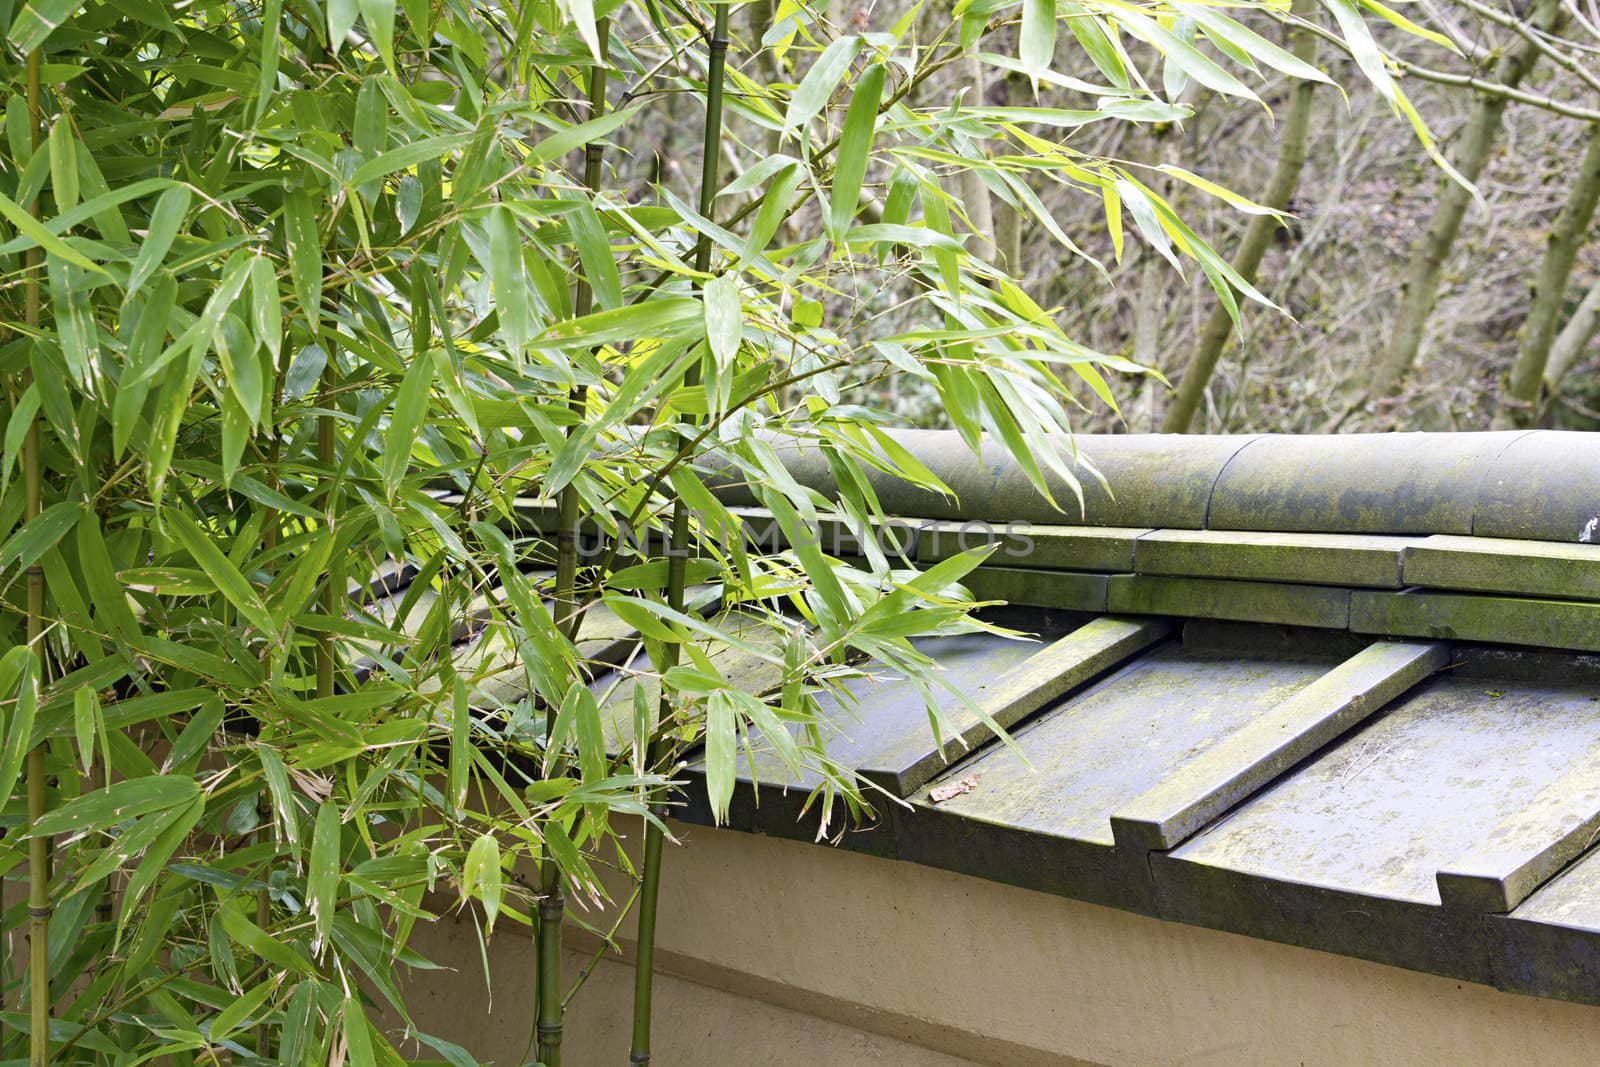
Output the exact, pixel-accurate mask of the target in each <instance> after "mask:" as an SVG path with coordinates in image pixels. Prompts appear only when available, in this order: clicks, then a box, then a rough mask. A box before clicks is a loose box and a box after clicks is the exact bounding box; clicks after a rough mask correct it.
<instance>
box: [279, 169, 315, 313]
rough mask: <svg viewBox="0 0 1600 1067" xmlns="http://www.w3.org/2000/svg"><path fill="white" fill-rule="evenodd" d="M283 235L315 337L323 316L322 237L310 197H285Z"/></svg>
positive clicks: (297, 292) (297, 192)
mask: <svg viewBox="0 0 1600 1067" xmlns="http://www.w3.org/2000/svg"><path fill="white" fill-rule="evenodd" d="M283 236H284V246H285V249H286V250H287V252H288V254H289V276H290V277H291V278H292V279H293V281H294V295H295V298H296V299H298V300H299V301H300V310H301V312H302V313H303V314H304V315H305V317H306V326H307V328H308V329H310V331H311V333H312V335H313V336H315V335H316V333H317V322H318V319H319V317H320V316H321V314H322V238H321V235H320V234H319V233H318V231H317V215H316V205H315V204H314V202H313V201H312V199H311V196H310V195H309V194H307V193H305V192H302V191H300V190H294V191H291V192H289V193H287V194H286V195H285V196H284V198H283Z"/></svg>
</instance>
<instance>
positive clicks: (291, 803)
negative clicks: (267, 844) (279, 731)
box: [255, 744, 300, 867]
mask: <svg viewBox="0 0 1600 1067" xmlns="http://www.w3.org/2000/svg"><path fill="white" fill-rule="evenodd" d="M255 751H256V758H257V759H259V760H260V761H261V773H262V777H263V778H265V779H266V780H267V791H268V792H269V793H271V794H272V806H273V808H274V809H275V812H276V815H277V819H278V827H279V830H280V832H281V833H282V834H283V840H284V841H286V842H288V844H289V858H290V859H291V860H292V861H293V862H294V864H295V866H296V867H299V865H300V808H299V806H298V805H297V804H296V803H295V799H294V789H293V788H292V787H291V786H290V785H289V772H288V769H287V768H285V767H284V765H283V757H282V756H279V755H278V752H277V750H276V749H273V748H270V747H268V746H266V745H260V744H258V745H256V749H255Z"/></svg>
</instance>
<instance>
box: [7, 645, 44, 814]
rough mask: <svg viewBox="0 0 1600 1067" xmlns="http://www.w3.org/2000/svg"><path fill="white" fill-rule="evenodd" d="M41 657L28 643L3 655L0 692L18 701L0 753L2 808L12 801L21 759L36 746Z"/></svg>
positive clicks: (19, 772)
mask: <svg viewBox="0 0 1600 1067" xmlns="http://www.w3.org/2000/svg"><path fill="white" fill-rule="evenodd" d="M37 671H38V660H37V658H36V657H35V656H34V654H33V650H32V649H30V648H29V647H28V646H27V645H15V646H13V647H12V648H11V649H10V650H9V651H7V652H6V654H5V656H4V657H0V695H4V696H5V697H7V698H10V699H13V700H15V702H16V703H15V705H14V706H13V708H12V711H11V716H10V722H8V723H7V724H6V742H5V752H4V754H3V756H0V807H3V806H4V805H6V804H7V803H9V802H10V800H11V793H12V791H13V790H15V789H16V787H17V777H18V775H20V774H21V773H22V761H23V760H24V759H26V758H27V755H28V750H29V749H30V748H32V747H33V720H34V716H35V713H36V712H37V711H38V707H39V682H38V673H37Z"/></svg>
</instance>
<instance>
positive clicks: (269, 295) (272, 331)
mask: <svg viewBox="0 0 1600 1067" xmlns="http://www.w3.org/2000/svg"><path fill="white" fill-rule="evenodd" d="M250 325H251V326H252V327H253V328H254V330H255V335H256V340H258V341H260V342H261V343H262V344H264V345H266V346H267V351H268V352H270V353H272V364H273V366H274V367H276V366H277V365H278V356H279V354H280V353H281V352H282V351H283V304H282V296H281V295H280V294H279V292H278V276H277V272H276V271H274V270H273V269H272V261H271V260H270V259H268V258H267V257H266V256H252V257H251V259H250Z"/></svg>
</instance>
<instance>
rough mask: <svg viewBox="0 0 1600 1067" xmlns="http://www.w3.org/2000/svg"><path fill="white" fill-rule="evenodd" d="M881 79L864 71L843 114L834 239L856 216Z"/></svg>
mask: <svg viewBox="0 0 1600 1067" xmlns="http://www.w3.org/2000/svg"><path fill="white" fill-rule="evenodd" d="M1052 2H1053V0H1052ZM884 76H885V71H884V68H883V66H882V64H873V65H872V66H871V67H869V68H867V72H866V73H865V74H864V75H862V76H861V80H860V82H858V83H857V84H856V90H855V92H854V94H852V95H851V97H850V107H849V109H848V110H847V111H846V112H845V116H844V132H843V133H841V134H840V135H839V155H838V158H837V161H836V162H835V163H834V168H833V193H832V199H831V200H830V202H829V206H828V220H829V229H830V230H831V231H832V232H833V233H834V234H835V236H836V238H837V235H838V234H841V233H843V232H844V230H845V227H846V226H848V225H849V224H850V220H851V219H852V218H854V217H855V214H856V209H857V203H856V202H857V200H858V199H859V198H860V196H861V182H862V180H863V178H865V176H866V173H867V159H868V158H869V157H870V156H871V154H872V137H873V133H874V131H875V130H876V128H877V122H878V104H879V102H880V100H881V98H882V96H883V79H884Z"/></svg>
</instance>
